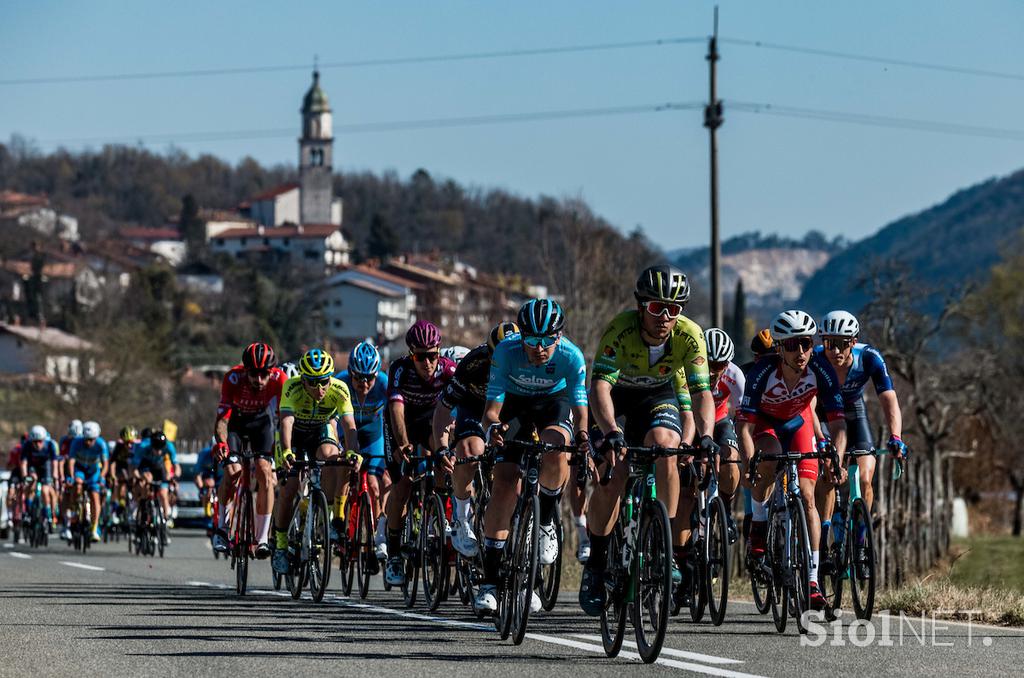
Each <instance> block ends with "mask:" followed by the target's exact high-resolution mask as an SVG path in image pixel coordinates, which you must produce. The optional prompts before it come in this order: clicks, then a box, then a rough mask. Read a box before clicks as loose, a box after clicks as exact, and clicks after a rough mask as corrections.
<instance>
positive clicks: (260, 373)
mask: <svg viewBox="0 0 1024 678" xmlns="http://www.w3.org/2000/svg"><path fill="white" fill-rule="evenodd" d="M249 376H250V377H254V378H260V377H269V376H270V370H269V369H267V368H263V369H260V370H249Z"/></svg>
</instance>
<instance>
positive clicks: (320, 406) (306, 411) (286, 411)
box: [281, 377, 353, 430]
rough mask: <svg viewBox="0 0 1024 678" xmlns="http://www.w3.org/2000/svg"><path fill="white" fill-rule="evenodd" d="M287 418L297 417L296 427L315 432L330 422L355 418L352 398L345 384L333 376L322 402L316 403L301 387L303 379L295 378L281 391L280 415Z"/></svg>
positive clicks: (286, 383)
mask: <svg viewBox="0 0 1024 678" xmlns="http://www.w3.org/2000/svg"><path fill="white" fill-rule="evenodd" d="M288 415H291V416H294V417H295V424H294V426H295V428H297V429H302V430H310V429H315V428H318V427H321V426H323V425H324V424H326V423H327V422H328V421H330V420H331V419H339V418H341V417H343V416H345V415H349V416H352V415H353V409H352V396H351V395H350V394H349V392H348V386H346V385H345V382H343V381H342V380H341V379H337V378H335V377H331V384H330V386H328V387H327V392H326V393H325V394H324V397H323V400H319V401H317V400H313V398H311V397H310V395H309V393H307V392H306V389H305V388H303V386H302V377H292V378H291V379H289V380H288V381H286V382H285V383H284V387H283V389H282V392H281V416H282V417H284V416H288Z"/></svg>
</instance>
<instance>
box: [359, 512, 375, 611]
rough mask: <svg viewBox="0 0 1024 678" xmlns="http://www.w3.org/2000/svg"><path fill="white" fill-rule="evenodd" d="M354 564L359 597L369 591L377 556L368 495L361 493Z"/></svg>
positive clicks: (364, 595) (362, 596)
mask: <svg viewBox="0 0 1024 678" xmlns="http://www.w3.org/2000/svg"><path fill="white" fill-rule="evenodd" d="M356 553H357V557H356V564H357V575H358V577H359V597H360V598H362V599H363V600H365V599H366V596H367V595H369V593H370V577H371V576H372V575H374V574H376V573H377V568H379V567H380V566H379V565H378V564H377V556H376V554H375V553H374V551H373V513H372V511H371V509H370V497H369V496H368V495H366V494H363V495H362V496H361V497H360V500H359V524H358V525H357V526H356Z"/></svg>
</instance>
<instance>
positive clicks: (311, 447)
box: [292, 421, 341, 461]
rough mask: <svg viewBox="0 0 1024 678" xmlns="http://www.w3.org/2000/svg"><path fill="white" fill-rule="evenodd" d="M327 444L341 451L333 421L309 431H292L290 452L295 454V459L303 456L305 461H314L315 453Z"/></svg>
mask: <svg viewBox="0 0 1024 678" xmlns="http://www.w3.org/2000/svg"><path fill="white" fill-rule="evenodd" d="M328 444H330V445H334V446H335V447H337V448H338V449H339V450H340V449H341V444H340V443H339V442H338V430H337V429H336V428H335V427H334V421H329V422H327V423H326V424H324V425H323V426H318V427H315V428H310V429H299V428H293V429H292V451H293V452H294V453H295V458H296V459H302V458H303V454H304V455H305V458H306V459H307V460H309V461H316V451H317V450H318V449H320V446H321V445H328Z"/></svg>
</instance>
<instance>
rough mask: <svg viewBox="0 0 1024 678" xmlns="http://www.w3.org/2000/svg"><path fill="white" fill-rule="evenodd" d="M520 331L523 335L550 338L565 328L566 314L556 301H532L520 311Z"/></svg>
mask: <svg viewBox="0 0 1024 678" xmlns="http://www.w3.org/2000/svg"><path fill="white" fill-rule="evenodd" d="M517 324H518V325H519V330H520V331H521V332H522V333H523V334H532V335H534V336H542V337H550V336H554V335H556V334H558V333H559V332H561V331H562V328H563V327H564V326H565V313H564V312H563V311H562V307H561V306H560V305H559V304H558V302H557V301H555V300H554V299H530V300H529V301H528V302H526V303H525V304H523V306H522V308H520V309H519V318H518V323H517Z"/></svg>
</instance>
